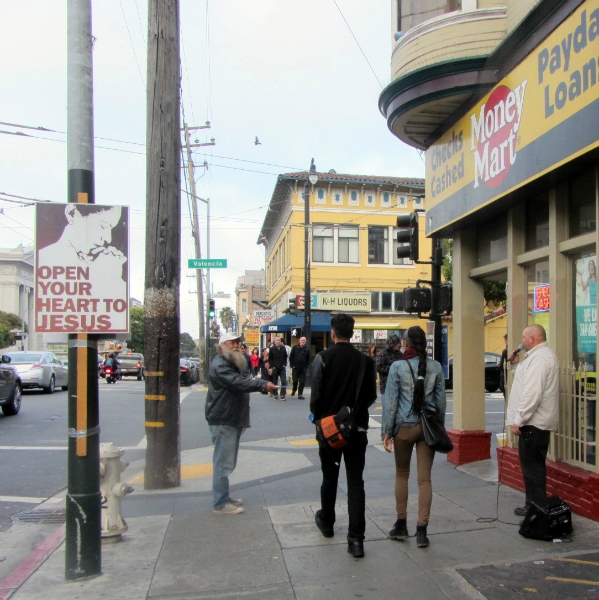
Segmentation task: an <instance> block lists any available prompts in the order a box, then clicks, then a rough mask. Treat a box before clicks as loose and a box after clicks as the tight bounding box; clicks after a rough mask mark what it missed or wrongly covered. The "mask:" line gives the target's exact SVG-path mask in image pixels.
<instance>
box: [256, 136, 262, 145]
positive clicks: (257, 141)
mask: <svg viewBox="0 0 599 600" xmlns="http://www.w3.org/2000/svg"><path fill="white" fill-rule="evenodd" d="M261 144H262V142H261V141H260V140H259V139H258V136H256V139H255V140H254V146H260V145H261Z"/></svg>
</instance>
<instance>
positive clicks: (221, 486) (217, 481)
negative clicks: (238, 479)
mask: <svg viewBox="0 0 599 600" xmlns="http://www.w3.org/2000/svg"><path fill="white" fill-rule="evenodd" d="M242 433H243V429H242V428H241V427H231V426H230V425H210V435H211V436H212V443H213V444H214V455H213V458H212V496H213V500H212V507H213V508H214V509H215V510H220V509H221V508H223V506H225V504H227V503H228V502H229V500H230V499H231V498H230V496H229V475H230V474H231V473H232V472H233V471H234V470H235V467H236V466H237V455H238V454H239V438H240V437H241V434H242Z"/></svg>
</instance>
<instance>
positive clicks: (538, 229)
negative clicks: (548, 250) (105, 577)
mask: <svg viewBox="0 0 599 600" xmlns="http://www.w3.org/2000/svg"><path fill="white" fill-rule="evenodd" d="M544 246H549V199H548V197H547V194H546V193H544V194H539V195H538V196H535V197H534V198H531V199H530V200H528V201H527V202H526V250H534V249H535V248H542V247H544Z"/></svg>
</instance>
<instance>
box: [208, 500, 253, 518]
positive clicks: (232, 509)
mask: <svg viewBox="0 0 599 600" xmlns="http://www.w3.org/2000/svg"><path fill="white" fill-rule="evenodd" d="M244 510H245V509H244V508H242V507H241V506H234V505H233V504H231V503H230V502H229V503H228V504H225V505H224V506H223V507H222V508H215V509H214V510H213V511H212V512H213V513H214V514H215V515H238V514H240V513H242V512H243V511H244Z"/></svg>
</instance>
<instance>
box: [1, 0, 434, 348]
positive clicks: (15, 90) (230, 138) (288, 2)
mask: <svg viewBox="0 0 599 600" xmlns="http://www.w3.org/2000/svg"><path fill="white" fill-rule="evenodd" d="M66 7H67V2H65V1H64V0H63V1H60V2H59V1H57V0H50V1H49V0H21V1H20V2H14V0H0V14H2V15H3V18H2V20H1V22H0V55H1V56H2V57H3V60H2V65H1V66H0V73H1V75H0V90H1V93H0V156H1V157H2V160H0V192H1V194H0V211H1V212H0V240H1V241H0V246H2V247H4V248H14V247H17V246H18V245H19V244H23V245H31V244H32V243H33V239H34V208H33V206H26V205H21V204H16V203H14V202H8V201H7V200H10V199H13V200H15V199H17V198H14V196H20V197H23V198H27V199H31V198H33V199H43V200H51V201H54V202H66V201H67V198H66V193H67V165H66V126H67V125H66V123H67V106H66V92H67V87H66V86H67V81H66V68H67V64H66V18H67V17H66ZM92 10H93V22H92V31H93V35H94V38H95V41H94V128H95V137H96V142H95V143H96V145H95V181H96V188H95V192H96V202H97V203H98V204H121V205H128V206H129V207H130V211H131V212H130V214H131V229H130V259H129V260H130V292H131V295H132V296H133V297H135V298H137V299H139V300H141V301H143V296H144V252H145V214H146V197H145V184H146V175H145V139H146V126H145V121H146V80H147V74H146V72H147V63H146V37H147V2H145V1H144V0H101V1H100V0H92ZM180 11H181V75H182V82H181V86H182V111H183V112H182V114H183V115H184V118H185V121H186V122H187V124H188V125H189V126H200V125H204V124H205V123H206V121H209V122H210V124H211V127H210V129H202V130H198V131H197V132H196V133H195V134H194V135H192V141H195V140H196V139H197V140H198V142H199V143H208V142H209V141H210V140H211V138H214V139H215V142H216V143H215V145H214V146H205V147H200V148H197V149H195V151H194V163H195V164H196V165H198V167H197V168H196V172H195V176H196V186H197V194H198V196H200V197H201V198H204V199H210V212H211V218H210V224H209V226H210V238H211V243H210V256H211V257H212V258H226V259H227V262H228V267H227V269H212V271H211V282H212V289H213V291H214V292H215V293H216V292H219V291H221V292H224V293H226V294H230V295H231V298H230V300H225V299H218V300H217V311H218V310H220V309H221V308H222V307H223V306H230V307H232V308H235V293H234V290H235V283H236V281H237V278H238V277H239V276H242V275H243V274H244V272H245V271H246V270H257V269H263V268H264V266H265V255H264V246H258V245H257V243H256V242H257V239H258V234H259V231H260V228H261V225H262V222H263V219H264V216H265V214H266V209H267V206H268V203H269V201H270V198H271V195H272V192H273V190H274V186H275V183H276V177H277V175H279V174H281V173H288V172H293V171H301V170H307V169H308V168H309V166H310V160H311V158H312V157H313V158H314V161H315V164H316V168H317V170H318V171H319V172H327V171H329V170H330V169H335V170H336V171H337V172H338V173H350V174H360V175H381V176H393V177H424V163H423V157H421V156H420V154H419V153H418V152H417V151H416V150H415V149H413V148H410V147H409V146H407V145H405V144H403V143H402V142H400V141H399V140H398V139H397V138H395V137H394V136H393V135H392V134H391V133H390V132H389V130H388V129H387V124H386V121H385V119H384V118H383V116H382V115H381V114H380V112H379V110H378V98H379V95H380V93H381V91H382V89H383V88H384V87H385V86H387V85H388V84H389V82H390V60H391V50H392V35H391V25H390V23H391V1H390V0H373V1H372V2H356V1H355V0H301V1H297V0H295V1H293V0H251V1H249V0H219V1H218V2H216V1H214V0H180ZM182 122H183V118H182ZM8 124H12V125H8ZM15 125H16V126H15ZM26 127H33V128H37V127H42V128H45V129H49V130H52V131H43V130H35V129H27V128H26ZM15 133H22V134H23V133H24V134H27V136H24V135H14V134H15ZM256 137H258V139H259V141H260V144H259V145H256V144H255V143H254V141H255V138H256ZM205 162H206V163H207V165H208V167H207V168H205V167H204V166H203V165H204V163H205ZM182 188H183V190H185V189H186V183H185V179H184V177H182ZM7 194H10V195H7ZM181 202H182V217H181V221H182V231H181V258H182V265H181V303H180V310H181V330H182V331H186V332H188V333H190V335H192V337H193V338H197V337H198V316H197V312H198V311H197V294H196V281H195V275H196V274H195V271H193V270H190V269H188V268H187V259H189V258H195V251H194V244H193V239H192V236H191V223H190V205H189V199H188V196H187V195H186V194H185V192H182V194H181ZM199 210H200V229H201V238H202V241H201V244H202V256H203V257H205V256H206V251H207V249H206V230H207V222H206V221H207V220H206V207H205V204H204V203H200V207H199Z"/></svg>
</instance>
